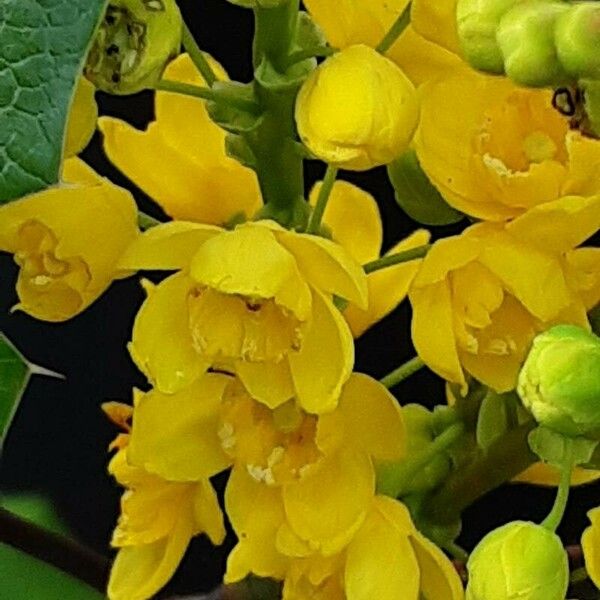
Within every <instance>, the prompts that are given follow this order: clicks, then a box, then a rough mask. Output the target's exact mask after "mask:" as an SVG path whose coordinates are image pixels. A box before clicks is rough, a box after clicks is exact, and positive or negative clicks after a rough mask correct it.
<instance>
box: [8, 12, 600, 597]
mask: <svg viewBox="0 0 600 600" xmlns="http://www.w3.org/2000/svg"><path fill="white" fill-rule="evenodd" d="M179 4H180V7H181V9H182V12H183V14H184V17H185V18H186V20H187V22H188V23H189V24H190V27H191V29H192V31H193V32H194V34H195V35H196V39H197V40H198V42H199V43H200V45H201V47H202V48H203V49H205V50H206V51H208V52H210V53H211V54H213V55H214V56H215V57H216V58H217V59H218V60H219V61H221V62H222V63H223V65H224V66H225V68H226V69H227V71H228V73H229V75H230V77H231V78H232V79H238V80H240V81H249V80H250V79H251V58H250V43H251V36H252V14H251V11H248V10H245V9H242V8H238V7H236V6H233V5H231V4H228V3H227V2H226V1H225V0H202V1H199V0H180V2H179ZM98 103H99V105H100V110H101V113H102V114H107V115H112V116H117V117H121V118H123V119H126V120H127V121H129V122H130V123H132V124H134V125H135V126H137V127H139V128H144V127H145V126H146V124H147V123H148V122H149V121H150V120H151V119H152V118H153V106H152V94H151V93H149V92H148V93H146V92H144V93H141V94H138V95H135V96H131V97H128V98H118V97H111V96H107V95H104V94H102V93H99V94H98ZM182 135H185V132H182ZM83 157H84V158H85V160H87V161H88V162H89V163H90V164H91V165H92V166H93V167H94V168H96V169H97V170H98V171H99V172H100V173H102V174H104V175H109V176H110V177H111V178H112V179H113V181H115V182H116V183H118V184H120V185H124V186H127V187H129V189H132V190H133V191H134V193H135V195H136V199H137V200H138V202H139V205H140V208H141V209H142V210H144V211H146V212H149V213H151V214H153V215H155V216H157V217H160V216H161V212H160V209H158V208H157V207H156V205H154V204H153V203H152V202H151V200H150V199H149V198H148V197H146V196H145V195H144V194H143V193H142V192H140V191H139V190H137V189H136V188H135V187H134V186H132V184H130V183H129V182H128V180H127V179H126V178H124V177H123V175H121V174H120V173H119V172H117V171H116V170H115V169H113V168H112V167H111V165H110V164H109V163H108V162H107V160H106V158H105V156H104V154H103V152H102V149H101V144H100V139H99V136H98V135H96V136H95V137H94V139H93V141H92V144H91V145H90V146H89V147H88V149H87V150H86V151H85V152H84V154H83ZM165 168H168V165H166V166H165ZM323 171H324V167H323V165H320V164H317V163H309V164H307V189H309V186H310V185H312V183H313V182H314V181H315V180H316V179H318V178H319V177H321V176H322V174H323ZM342 177H343V178H344V179H347V180H350V181H352V182H354V183H357V184H359V185H361V186H362V187H364V188H365V189H367V190H369V191H370V192H372V193H373V194H374V195H375V196H376V198H377V199H378V201H379V203H380V207H381V210H382V214H383V218H384V227H385V241H384V244H385V248H386V249H387V248H388V247H389V246H391V245H392V243H393V242H395V241H397V240H398V239H400V238H401V237H403V236H404V235H406V234H407V233H409V232H411V231H412V230H414V229H415V228H416V227H417V226H418V225H417V224H416V223H414V222H412V221H411V220H410V219H409V218H408V217H406V216H405V215H404V214H403V213H402V212H401V211H400V209H399V208H398V207H397V206H396V204H395V202H394V198H393V192H392V189H391V187H390V186H389V183H388V182H387V178H386V176H385V171H384V170H383V169H377V170H374V171H371V172H369V173H366V174H353V173H343V174H342ZM462 227H464V224H463V225H458V226H454V227H452V228H445V227H441V228H440V227H438V228H433V232H434V236H436V237H439V236H445V235H448V234H451V233H455V232H458V231H460V229H462ZM90 242H91V243H98V244H101V243H102V240H101V239H97V240H93V239H91V240H90ZM0 273H2V277H1V278H0V329H1V330H2V331H3V332H4V333H6V334H7V335H8V337H9V338H10V339H11V340H12V341H13V342H14V343H15V344H16V345H17V346H18V347H19V348H20V350H21V351H22V352H23V354H24V355H25V356H26V357H27V358H28V359H29V360H31V361H32V362H34V363H37V364H40V365H43V366H45V367H47V368H49V369H52V370H54V371H57V372H59V373H63V374H64V375H65V376H66V379H65V380H64V381H61V380H55V379H49V378H42V377H35V378H34V379H33V380H32V381H31V383H30V385H29V387H28V389H27V391H26V393H25V396H24V398H23V401H22V403H21V406H20V408H19V411H18V413H17V415H16V418H15V421H14V425H13V427H12V429H11V431H10V433H9V436H8V439H7V441H6V446H5V451H4V456H3V458H2V463H1V465H0V490H1V491H2V492H13V491H35V492H41V493H43V494H45V495H47V496H48V497H49V498H51V499H52V501H53V502H54V503H55V505H56V508H57V510H58V511H59V514H60V516H61V517H62V518H63V519H64V520H65V521H66V523H67V524H68V526H69V527H70V528H71V530H72V532H73V534H74V535H75V536H76V537H78V538H79V539H80V540H82V541H83V542H84V543H86V544H88V545H90V546H92V547H93V548H95V549H96V550H98V551H100V552H101V553H103V554H105V555H109V554H110V552H111V551H110V549H109V545H108V542H109V539H110V533H111V530H112V528H113V526H114V523H115V519H116V516H117V513H118V499H119V496H120V493H121V492H120V490H119V489H118V488H117V486H116V485H115V484H114V483H113V481H112V480H111V479H110V478H109V477H108V475H107V474H106V464H107V460H108V454H107V451H106V449H107V445H108V443H109V441H110V440H111V439H112V437H113V436H114V434H115V429H114V427H113V426H112V425H111V424H110V423H108V421H107V420H106V418H105V417H104V415H103V414H102V412H101V411H100V404H101V403H102V402H104V401H106V400H123V401H130V396H131V388H132V386H134V385H135V386H139V387H145V386H146V383H145V380H144V378H143V376H142V375H141V374H140V373H139V372H138V371H137V369H136V368H135V366H134V365H133V363H132V362H131V360H130V358H129V356H128V354H127V351H126V349H125V344H126V343H127V341H128V340H129V337H130V332H131V327H132V323H133V318H134V316H135V313H136V311H137V309H138V307H139V305H140V303H141V302H142V299H143V294H142V291H141V288H140V285H139V283H138V278H136V277H132V278H130V279H128V280H125V281H120V282H117V283H115V284H113V285H112V287H111V288H110V289H109V291H108V292H107V293H106V294H105V295H104V296H103V297H102V298H101V299H100V300H98V301H97V302H96V303H95V304H94V305H93V306H92V307H91V308H90V309H88V310H87V311H86V312H84V313H83V314H82V315H79V316H78V317H76V318H74V319H72V320H71V321H69V322H67V323H63V324H49V323H43V322H40V321H36V320H34V319H32V318H31V317H29V316H27V315H25V314H23V313H19V312H16V313H13V314H11V313H10V312H9V311H10V308H11V306H12V305H13V304H14V303H15V301H16V295H15V292H14V283H15V278H16V275H17V268H16V266H15V265H14V263H13V261H12V257H10V256H8V255H2V254H0ZM409 324H410V308H409V306H408V303H407V302H406V303H404V304H403V305H402V307H401V308H400V309H398V310H397V311H396V312H395V313H394V314H393V315H392V316H390V317H388V318H386V319H385V320H384V321H382V322H381V323H379V324H378V325H377V326H375V327H374V328H373V329H372V330H370V331H369V332H367V334H365V335H364V336H363V337H362V338H361V340H360V341H359V342H358V347H357V360H356V370H358V371H362V372H365V373H368V374H370V375H372V376H374V377H381V376H383V375H385V374H386V373H388V372H389V371H391V370H392V369H393V368H395V367H396V366H397V365H398V364H400V363H402V362H404V361H405V360H407V359H408V358H410V357H412V356H413V355H414V349H413V348H412V345H411V342H410V329H409ZM394 391H395V392H396V395H397V397H398V398H399V399H400V401H401V402H402V403H408V402H420V403H423V404H425V405H427V406H433V405H434V404H437V403H441V402H443V401H444V400H443V398H444V395H443V385H442V382H441V381H440V380H439V379H438V378H437V377H435V376H434V375H433V374H431V373H430V372H428V371H427V370H423V371H421V372H419V373H417V374H416V375H414V376H412V377H411V378H410V379H409V380H408V381H406V382H404V383H403V384H401V385H400V386H398V387H397V388H396V389H395V390H394ZM223 481H224V479H223V478H221V483H222V482H223ZM553 497H554V492H552V491H551V490H546V489H540V488H534V487H530V486H522V485H511V486H504V487H503V488H501V489H499V490H496V491H494V492H492V493H490V494H488V495H487V496H486V497H484V498H482V499H481V500H480V501H479V502H477V503H476V504H475V505H474V506H473V507H471V508H470V509H469V510H468V511H467V512H466V513H465V515H464V530H463V534H462V536H461V538H460V540H459V541H460V542H461V543H462V544H463V545H464V546H465V547H466V548H471V547H472V546H473V545H474V544H475V543H476V542H477V540H478V539H480V538H481V537H482V536H483V535H484V534H485V533H486V532H487V531H489V530H490V529H492V528H494V527H496V526H498V525H500V524H502V523H505V522H506V521H508V520H511V519H515V518H519V519H532V520H541V519H542V518H543V517H544V516H545V515H546V514H547V512H548V511H549V509H550V507H551V505H552V501H553ZM597 504H600V485H598V484H595V485H591V486H587V487H585V488H579V489H576V490H574V491H573V492H572V496H571V500H570V502H569V507H568V510H567V514H566V517H565V520H564V522H563V525H562V526H561V528H560V529H559V533H560V534H561V535H562V537H563V539H564V541H565V543H567V544H572V543H578V541H579V535H580V533H581V531H582V530H583V528H584V527H585V526H586V524H587V520H586V518H585V512H586V511H587V510H588V509H589V508H591V507H593V506H595V505H597ZM233 542H234V540H233V537H232V536H229V538H228V540H227V542H226V544H225V545H224V546H223V547H222V548H219V549H212V548H211V547H210V545H209V544H208V543H207V542H206V541H205V540H204V539H203V538H200V539H196V540H194V541H193V543H192V546H191V549H190V551H189V552H188V555H187V557H186V559H185V560H184V562H183V564H182V566H181V568H180V570H179V571H178V573H177V575H176V577H175V578H174V580H173V582H172V583H171V584H170V586H169V588H168V591H169V593H174V592H177V593H189V592H192V591H208V590H210V589H211V588H213V587H214V586H215V585H216V584H217V583H218V582H219V581H220V578H221V576H222V572H223V569H224V564H225V558H226V554H227V551H228V549H229V548H230V547H231V544H233Z"/></svg>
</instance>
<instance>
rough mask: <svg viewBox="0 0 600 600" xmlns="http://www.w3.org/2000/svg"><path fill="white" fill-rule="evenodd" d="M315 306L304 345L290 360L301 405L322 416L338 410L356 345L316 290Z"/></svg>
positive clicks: (314, 293)
mask: <svg viewBox="0 0 600 600" xmlns="http://www.w3.org/2000/svg"><path fill="white" fill-rule="evenodd" d="M312 305H313V313H312V319H311V321H310V322H309V323H308V325H307V329H306V330H305V333H304V337H303V339H302V346H301V348H300V350H299V351H298V352H290V353H289V355H288V357H289V363H290V369H291V372H292V379H293V381H294V388H295V390H296V398H297V400H298V402H299V403H300V405H301V406H302V408H303V409H304V410H306V411H307V412H311V413H317V414H321V413H324V412H328V411H330V410H332V409H333V408H335V406H336V405H337V402H338V399H339V395H340V392H341V389H342V386H343V385H344V383H345V382H346V381H347V380H348V377H350V373H352V368H353V366H354V342H353V340H352V334H351V333H350V329H349V327H348V324H347V323H346V321H345V320H344V318H343V317H342V315H341V313H340V311H339V310H338V309H337V308H336V307H335V306H334V305H333V302H332V301H331V300H329V299H328V298H327V297H325V296H324V295H323V294H321V293H320V292H318V291H316V290H314V291H313V296H312Z"/></svg>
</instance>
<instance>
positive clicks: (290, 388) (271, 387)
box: [235, 359, 294, 409]
mask: <svg viewBox="0 0 600 600" xmlns="http://www.w3.org/2000/svg"><path fill="white" fill-rule="evenodd" d="M235 372H236V373H237V375H238V377H239V378H240V380H241V381H242V383H243V384H244V387H245V388H246V389H247V390H248V392H249V393H250V395H251V396H252V397H253V398H254V399H255V400H258V401H259V402H262V403H263V404H265V405H266V406H268V407H269V408H271V409H273V408H277V407H278V406H280V405H281V404H283V403H285V402H287V401H288V400H290V398H292V397H293V396H294V384H293V381H292V375H291V373H290V366H289V364H288V362H287V360H285V359H283V360H281V361H279V362H275V361H270V362H267V361H265V362H250V361H244V360H239V361H236V363H235Z"/></svg>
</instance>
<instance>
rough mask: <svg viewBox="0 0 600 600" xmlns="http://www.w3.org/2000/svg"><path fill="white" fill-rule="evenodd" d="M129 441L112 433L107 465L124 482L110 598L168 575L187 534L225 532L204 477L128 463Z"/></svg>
mask: <svg viewBox="0 0 600 600" xmlns="http://www.w3.org/2000/svg"><path fill="white" fill-rule="evenodd" d="M138 400H139V399H138ZM106 410H107V412H108V413H109V415H111V416H112V418H114V420H115V421H117V422H119V421H122V418H123V417H124V415H125V414H126V413H124V411H123V409H120V408H119V406H118V405H114V404H113V405H112V406H109V407H106ZM136 418H137V417H136V416H135V415H134V428H135V419H136ZM129 441H130V434H129V433H125V434H121V435H120V436H119V437H118V438H117V447H118V448H119V450H118V452H117V454H116V455H115V456H114V457H113V459H112V460H111V462H110V465H109V472H110V473H111V474H112V475H113V476H114V477H115V478H116V480H117V481H118V482H119V483H120V484H121V485H123V486H125V487H126V488H127V490H126V492H125V493H124V494H123V496H122V498H121V515H120V517H119V521H118V523H117V527H116V529H115V531H114V533H113V537H112V542H111V543H112V545H113V546H115V547H116V548H118V549H119V552H118V554H117V557H116V559H115V561H114V564H113V566H112V570H111V574H110V580H109V583H108V597H109V598H110V600H146V599H147V598H150V597H152V596H154V594H155V593H156V592H158V591H159V590H160V589H161V588H162V587H163V586H164V585H165V584H166V583H167V582H168V581H169V579H170V578H171V577H172V575H173V573H174V572H175V570H176V569H177V566H178V565H179V563H180V562H181V559H182V558H183V555H184V554H185V551H186V549H187V547H188V545H189V542H190V540H191V538H192V537H193V536H195V535H198V534H200V533H206V535H207V536H208V537H209V538H210V540H211V541H212V542H213V543H214V544H220V543H222V542H223V539H224V538H225V527H224V523H223V516H222V514H221V509H220V508H219V504H218V501H217V496H216V494H215V492H214V490H213V488H212V486H211V484H210V482H209V481H208V478H207V477H205V478H198V479H197V480H194V481H189V482H183V483H182V482H179V481H170V480H168V479H165V478H162V477H159V476H157V475H154V474H152V473H150V472H148V471H146V470H145V469H143V468H140V467H139V466H134V465H132V464H131V463H130V462H129V460H128V458H127V454H128V443H129Z"/></svg>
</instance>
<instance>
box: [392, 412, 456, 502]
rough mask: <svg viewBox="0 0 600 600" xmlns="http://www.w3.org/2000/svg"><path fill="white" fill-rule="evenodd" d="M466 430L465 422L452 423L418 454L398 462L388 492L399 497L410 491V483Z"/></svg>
mask: <svg viewBox="0 0 600 600" xmlns="http://www.w3.org/2000/svg"><path fill="white" fill-rule="evenodd" d="M464 432H465V425H464V423H456V424H454V425H451V426H450V427H448V429H446V430H445V431H444V432H442V433H441V434H440V435H438V436H437V437H436V438H435V439H434V440H433V441H432V442H431V444H429V446H427V448H425V449H424V450H422V451H421V452H419V453H418V454H417V455H416V456H414V457H412V458H410V459H408V460H405V461H403V462H402V463H399V464H398V469H397V470H395V472H394V473H393V477H388V479H387V481H386V494H387V495H389V496H394V497H395V498H398V497H400V496H403V495H404V494H406V493H408V492H409V491H410V483H411V481H412V480H413V479H414V477H415V475H417V474H418V473H419V472H420V471H422V470H423V469H424V468H425V467H426V466H427V465H428V464H429V463H430V462H431V461H432V460H433V459H434V458H435V457H436V456H438V454H442V453H443V452H445V451H446V450H447V449H448V448H449V447H450V446H452V445H453V444H454V443H455V442H456V441H457V440H458V439H459V438H460V437H462V435H463V434H464Z"/></svg>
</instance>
